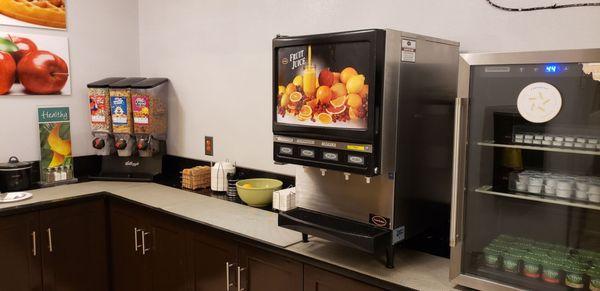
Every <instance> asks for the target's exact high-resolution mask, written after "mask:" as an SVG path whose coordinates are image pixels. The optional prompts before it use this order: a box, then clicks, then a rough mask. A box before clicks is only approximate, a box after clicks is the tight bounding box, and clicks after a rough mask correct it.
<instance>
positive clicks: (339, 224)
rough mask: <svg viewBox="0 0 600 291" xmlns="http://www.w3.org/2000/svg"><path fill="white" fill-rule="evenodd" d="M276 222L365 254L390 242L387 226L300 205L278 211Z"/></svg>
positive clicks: (384, 246) (389, 231) (373, 251)
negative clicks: (317, 210)
mask: <svg viewBox="0 0 600 291" xmlns="http://www.w3.org/2000/svg"><path fill="white" fill-rule="evenodd" d="M278 224H279V226H281V227H285V228H288V229H292V230H296V231H299V232H302V233H303V234H311V235H315V236H317V237H321V238H324V239H327V240H331V241H334V242H338V243H340V244H343V245H347V246H349V247H353V248H357V249H360V250H363V251H366V252H369V253H375V252H377V251H379V250H382V249H385V248H386V247H388V246H389V245H390V242H391V233H392V232H391V230H390V229H387V228H380V227H376V226H373V225H370V224H366V223H361V222H357V221H354V220H350V219H345V218H341V217H337V216H333V215H329V214H325V213H320V212H316V211H312V210H308V209H304V208H295V209H292V210H290V211H286V212H281V213H279V218H278Z"/></svg>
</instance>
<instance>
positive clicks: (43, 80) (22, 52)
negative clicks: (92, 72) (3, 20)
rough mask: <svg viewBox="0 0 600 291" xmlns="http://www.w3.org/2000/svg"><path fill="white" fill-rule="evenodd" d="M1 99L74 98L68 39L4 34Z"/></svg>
mask: <svg viewBox="0 0 600 291" xmlns="http://www.w3.org/2000/svg"><path fill="white" fill-rule="evenodd" d="M0 95H71V84H70V76H69V47H68V41H67V38H65V37H56V36H46V35H25V34H15V33H3V32H0Z"/></svg>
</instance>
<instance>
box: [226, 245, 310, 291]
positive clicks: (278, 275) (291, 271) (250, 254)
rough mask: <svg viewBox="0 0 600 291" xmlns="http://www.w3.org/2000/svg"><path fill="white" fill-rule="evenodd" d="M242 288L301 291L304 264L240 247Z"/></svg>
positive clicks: (259, 290)
mask: <svg viewBox="0 0 600 291" xmlns="http://www.w3.org/2000/svg"><path fill="white" fill-rule="evenodd" d="M239 268H240V269H239V270H238V272H239V273H240V275H239V277H240V278H241V282H239V283H238V284H241V287H242V288H243V289H244V290H249V291H280V290H287V291H301V290H302V282H303V278H302V264H301V263H299V262H297V261H294V260H292V259H289V258H286V257H283V256H279V255H277V254H274V253H271V252H266V251H263V250H259V249H256V248H252V247H246V246H243V247H240V255H239Z"/></svg>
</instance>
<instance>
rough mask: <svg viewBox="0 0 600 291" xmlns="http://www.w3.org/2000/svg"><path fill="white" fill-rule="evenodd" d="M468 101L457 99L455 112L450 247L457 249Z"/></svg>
mask: <svg viewBox="0 0 600 291" xmlns="http://www.w3.org/2000/svg"><path fill="white" fill-rule="evenodd" d="M465 101H468V99H466V98H456V104H455V106H456V107H455V111H454V152H453V154H452V200H451V206H450V207H451V208H450V209H451V210H450V247H455V246H456V243H457V241H458V240H459V234H458V223H459V221H458V214H459V209H458V199H459V195H460V193H462V192H464V189H462V190H461V189H460V188H462V186H461V185H462V181H461V179H462V175H461V165H462V161H461V160H460V159H461V158H462V154H461V152H462V144H461V142H462V140H461V138H462V132H461V129H462V125H463V122H462V119H463V116H462V111H463V105H464V102H465Z"/></svg>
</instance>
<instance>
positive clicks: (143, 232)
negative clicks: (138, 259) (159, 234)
mask: <svg viewBox="0 0 600 291" xmlns="http://www.w3.org/2000/svg"><path fill="white" fill-rule="evenodd" d="M141 231H142V255H145V254H146V253H147V252H148V251H150V248H146V235H148V234H150V233H149V232H147V231H143V230H141Z"/></svg>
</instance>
